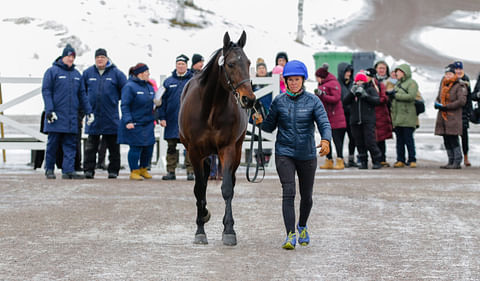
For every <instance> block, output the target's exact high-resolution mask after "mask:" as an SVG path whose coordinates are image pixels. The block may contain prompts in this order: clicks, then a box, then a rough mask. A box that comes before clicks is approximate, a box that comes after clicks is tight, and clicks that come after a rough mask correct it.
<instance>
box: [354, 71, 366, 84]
mask: <svg viewBox="0 0 480 281" xmlns="http://www.w3.org/2000/svg"><path fill="white" fill-rule="evenodd" d="M358 81H363V82H365V83H366V82H368V78H367V75H365V73H363V72H358V73H357V75H355V82H358Z"/></svg>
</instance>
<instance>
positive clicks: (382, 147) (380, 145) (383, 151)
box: [377, 140, 387, 162]
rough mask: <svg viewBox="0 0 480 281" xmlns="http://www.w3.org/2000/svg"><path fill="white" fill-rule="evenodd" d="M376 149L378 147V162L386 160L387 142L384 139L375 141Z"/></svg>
mask: <svg viewBox="0 0 480 281" xmlns="http://www.w3.org/2000/svg"><path fill="white" fill-rule="evenodd" d="M377 146H378V149H380V155H381V157H380V162H387V144H386V143H385V141H384V140H383V141H377Z"/></svg>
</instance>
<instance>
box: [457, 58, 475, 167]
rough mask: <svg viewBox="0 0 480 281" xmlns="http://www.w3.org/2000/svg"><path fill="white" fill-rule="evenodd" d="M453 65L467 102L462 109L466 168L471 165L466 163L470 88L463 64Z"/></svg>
mask: <svg viewBox="0 0 480 281" xmlns="http://www.w3.org/2000/svg"><path fill="white" fill-rule="evenodd" d="M453 64H454V65H455V74H456V75H457V77H458V78H459V79H461V80H462V81H463V82H465V85H466V88H467V101H466V103H465V105H464V106H463V108H462V127H463V132H462V150H463V163H464V164H465V166H466V167H470V166H471V165H472V164H471V163H470V161H468V143H469V141H468V129H469V127H470V116H471V115H472V111H473V106H472V91H471V88H470V78H469V77H468V76H467V74H465V72H464V71H463V62H461V61H456V62H454V63H453Z"/></svg>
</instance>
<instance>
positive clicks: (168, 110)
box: [158, 54, 195, 180]
mask: <svg viewBox="0 0 480 281" xmlns="http://www.w3.org/2000/svg"><path fill="white" fill-rule="evenodd" d="M187 62H188V57H187V56H185V55H183V54H182V55H179V56H178V57H177V58H176V64H175V70H174V71H173V72H172V76H170V77H168V78H167V79H166V80H165V81H164V82H163V88H164V89H165V92H164V93H163V95H162V105H161V106H160V108H159V109H158V116H159V119H160V126H162V127H164V128H165V133H164V136H163V138H164V139H165V140H166V141H167V143H168V149H167V172H168V174H167V175H165V176H163V177H162V179H163V180H175V179H176V176H175V168H176V167H177V161H178V160H177V159H178V154H177V153H178V152H177V144H178V143H180V136H179V133H178V112H179V110H180V97H181V95H182V91H183V88H184V87H185V84H187V82H188V81H189V80H190V79H191V78H192V77H193V73H192V72H191V71H190V70H189V69H188V68H187ZM185 165H186V167H187V180H194V179H195V177H194V175H193V167H192V165H191V163H190V160H189V159H188V154H186V155H185Z"/></svg>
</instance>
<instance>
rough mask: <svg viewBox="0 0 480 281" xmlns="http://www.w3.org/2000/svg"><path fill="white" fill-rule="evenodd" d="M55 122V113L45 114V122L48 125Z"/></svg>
mask: <svg viewBox="0 0 480 281" xmlns="http://www.w3.org/2000/svg"><path fill="white" fill-rule="evenodd" d="M55 120H58V117H57V114H56V113H55V112H50V113H47V122H48V123H49V124H52V123H53V122H55Z"/></svg>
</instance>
